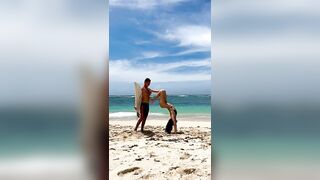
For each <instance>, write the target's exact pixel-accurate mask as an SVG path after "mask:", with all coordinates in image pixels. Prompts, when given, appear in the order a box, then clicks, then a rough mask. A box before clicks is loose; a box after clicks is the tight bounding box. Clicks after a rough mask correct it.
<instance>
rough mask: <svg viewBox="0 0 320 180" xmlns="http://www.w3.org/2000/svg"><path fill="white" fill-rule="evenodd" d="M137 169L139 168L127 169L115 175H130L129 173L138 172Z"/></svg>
mask: <svg viewBox="0 0 320 180" xmlns="http://www.w3.org/2000/svg"><path fill="white" fill-rule="evenodd" d="M138 169H140V168H139V167H132V168H128V169H125V170H122V171H119V172H118V173H117V175H118V176H121V175H125V174H128V173H131V172H133V171H135V170H138Z"/></svg>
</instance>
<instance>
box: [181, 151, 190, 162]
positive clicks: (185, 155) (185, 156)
mask: <svg viewBox="0 0 320 180" xmlns="http://www.w3.org/2000/svg"><path fill="white" fill-rule="evenodd" d="M189 157H191V154H189V153H186V152H185V153H183V155H182V156H181V157H180V159H182V160H184V159H188V158H189Z"/></svg>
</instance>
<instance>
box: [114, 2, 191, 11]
mask: <svg viewBox="0 0 320 180" xmlns="http://www.w3.org/2000/svg"><path fill="white" fill-rule="evenodd" d="M184 1H188V0H110V1H109V5H110V6H111V7H122V8H128V9H143V10H146V9H153V8H156V7H159V6H170V5H175V4H178V3H181V2H184Z"/></svg>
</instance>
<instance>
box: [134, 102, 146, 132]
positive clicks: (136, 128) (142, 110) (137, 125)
mask: <svg viewBox="0 0 320 180" xmlns="http://www.w3.org/2000/svg"><path fill="white" fill-rule="evenodd" d="M143 119H144V108H143V106H142V105H141V106H140V117H139V119H138V122H137V124H136V127H135V128H134V130H135V131H137V130H138V127H139V125H140V123H141V121H143Z"/></svg>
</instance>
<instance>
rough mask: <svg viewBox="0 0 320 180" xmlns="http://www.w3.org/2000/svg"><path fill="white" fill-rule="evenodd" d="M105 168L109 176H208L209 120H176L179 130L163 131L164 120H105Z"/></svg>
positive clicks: (193, 177)
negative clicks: (139, 126)
mask: <svg viewBox="0 0 320 180" xmlns="http://www.w3.org/2000/svg"><path fill="white" fill-rule="evenodd" d="M109 123H110V124H109V157H110V160H109V166H110V167H109V168H110V169H109V172H110V177H112V179H130V180H132V179H211V123H210V120H208V121H201V122H195V121H191V120H188V121H181V120H180V121H179V120H178V131H179V134H167V133H165V132H164V126H165V125H166V123H167V120H149V119H148V120H147V122H146V126H145V132H140V131H139V130H140V129H138V132H135V131H133V128H134V126H135V123H136V121H135V120H130V121H127V120H122V119H118V120H116V119H114V120H111V121H110V122H109Z"/></svg>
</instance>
